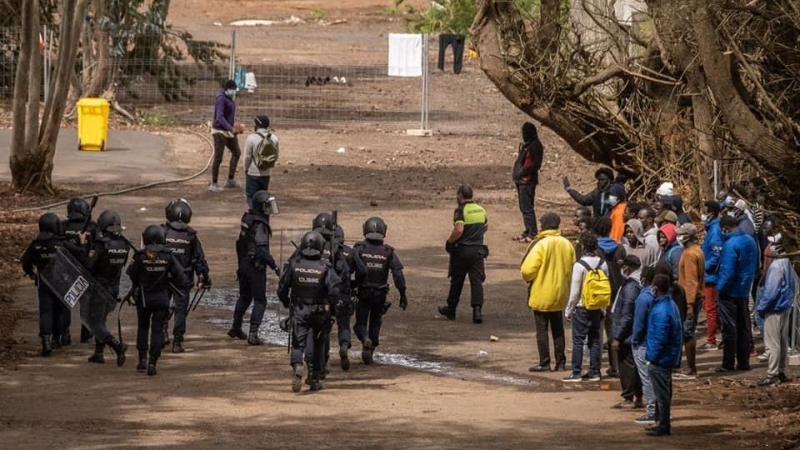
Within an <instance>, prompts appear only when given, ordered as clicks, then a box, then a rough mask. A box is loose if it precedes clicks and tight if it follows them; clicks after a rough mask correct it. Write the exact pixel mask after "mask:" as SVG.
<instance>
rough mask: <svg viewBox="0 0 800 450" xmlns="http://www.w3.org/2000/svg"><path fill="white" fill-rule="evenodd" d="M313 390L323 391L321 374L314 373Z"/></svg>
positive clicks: (312, 377) (312, 378)
mask: <svg viewBox="0 0 800 450" xmlns="http://www.w3.org/2000/svg"><path fill="white" fill-rule="evenodd" d="M311 390H312V391H321V390H322V381H320V373H319V372H314V373H313V374H312V375H311Z"/></svg>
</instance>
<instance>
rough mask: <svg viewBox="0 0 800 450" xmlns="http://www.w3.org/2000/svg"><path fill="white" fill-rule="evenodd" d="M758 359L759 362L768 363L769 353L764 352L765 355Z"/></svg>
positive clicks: (759, 356)
mask: <svg viewBox="0 0 800 450" xmlns="http://www.w3.org/2000/svg"><path fill="white" fill-rule="evenodd" d="M757 359H758V360H759V361H761V362H767V361H768V360H769V353H767V352H764V353H762V354H760V355H758V358H757Z"/></svg>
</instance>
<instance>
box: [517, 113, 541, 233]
mask: <svg viewBox="0 0 800 450" xmlns="http://www.w3.org/2000/svg"><path fill="white" fill-rule="evenodd" d="M543 157H544V148H543V147H542V142H541V141H540V140H539V135H538V133H537V131H536V126H535V125H533V124H532V123H530V122H525V123H524V124H522V143H521V144H519V154H518V155H517V160H516V161H515V162H514V168H513V170H512V177H513V179H514V184H516V185H517V193H518V194H519V195H518V196H519V210H520V212H522V221H523V223H524V224H525V230H524V231H523V232H522V233H520V234H519V235H517V236H515V237H514V240H515V241H519V242H525V243H528V242H531V241H532V240H533V238H534V237H535V236H536V235H537V234H538V233H539V230H538V229H537V228H536V212H535V211H534V209H533V203H534V197H535V196H536V185H537V184H539V169H541V167H542V158H543Z"/></svg>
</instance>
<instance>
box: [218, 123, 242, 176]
mask: <svg viewBox="0 0 800 450" xmlns="http://www.w3.org/2000/svg"><path fill="white" fill-rule="evenodd" d="M212 136H213V137H214V161H213V164H212V165H211V182H212V183H216V182H217V180H218V179H219V166H220V165H221V164H222V157H223V156H224V155H225V147H228V150H230V151H231V161H230V163H229V165H228V179H229V180H232V179H233V177H234V176H236V166H237V165H238V164H239V157H241V156H242V151H241V150H240V149H239V139H237V138H235V137H232V138H229V137H225V136H223V135H222V134H219V133H214V134H213V135H212Z"/></svg>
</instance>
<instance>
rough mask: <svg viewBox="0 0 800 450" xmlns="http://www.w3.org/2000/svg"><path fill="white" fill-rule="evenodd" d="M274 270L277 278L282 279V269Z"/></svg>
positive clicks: (275, 268)
mask: <svg viewBox="0 0 800 450" xmlns="http://www.w3.org/2000/svg"><path fill="white" fill-rule="evenodd" d="M272 270H273V271H274V272H275V276H276V277H278V278H280V277H281V269H279V268H278V266H275V267H273V268H272Z"/></svg>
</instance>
